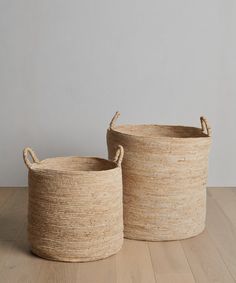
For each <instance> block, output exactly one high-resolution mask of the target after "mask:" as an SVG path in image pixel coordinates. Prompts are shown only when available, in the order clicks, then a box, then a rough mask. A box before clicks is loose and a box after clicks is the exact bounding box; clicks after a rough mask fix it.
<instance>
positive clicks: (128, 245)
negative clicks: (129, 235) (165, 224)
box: [116, 239, 156, 283]
mask: <svg viewBox="0 0 236 283" xmlns="http://www.w3.org/2000/svg"><path fill="white" fill-rule="evenodd" d="M116 271H117V283H131V282H132V283H134V282H135V283H154V282H156V280H155V274H154V272H153V267H152V262H151V258H150V252H149V249H148V244H147V242H143V241H134V240H128V239H125V241H124V246H123V248H122V250H121V251H120V252H119V253H118V254H117V255H116Z"/></svg>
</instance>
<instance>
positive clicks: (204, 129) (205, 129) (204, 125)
mask: <svg viewBox="0 0 236 283" xmlns="http://www.w3.org/2000/svg"><path fill="white" fill-rule="evenodd" d="M200 121H201V126H202V132H203V133H205V134H207V135H208V136H209V137H210V136H211V127H210V126H209V123H208V121H207V119H206V118H205V117H203V116H201V117H200Z"/></svg>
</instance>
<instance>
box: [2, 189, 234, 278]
mask: <svg viewBox="0 0 236 283" xmlns="http://www.w3.org/2000/svg"><path fill="white" fill-rule="evenodd" d="M26 215H27V190H26V189H25V188H0V283H8V282H9V283H15V282H19V283H27V282H30V283H31V282H32V283H38V282H42V283H48V282H49V283H50V282H55V283H61V282H63V283H64V282H66V283H75V282H79V283H113V282H116V283H131V282H132V283H154V282H158V283H159V282H160V283H166V282H168V283H169V282H170V283H185V282H186V283H192V282H200V283H211V282H225V283H231V282H236V188H210V189H208V204H207V228H206V230H205V231H204V232H203V233H202V234H201V235H199V236H197V237H195V238H191V239H187V240H183V241H172V242H144V241H132V240H125V242H124V246H123V248H122V250H121V251H120V252H119V253H118V254H117V255H115V256H112V257H109V258H107V259H105V260H100V261H96V262H90V263H62V262H53V261H47V260H44V259H41V258H38V257H36V256H34V255H32V254H31V253H30V252H29V249H28V245H27V239H26Z"/></svg>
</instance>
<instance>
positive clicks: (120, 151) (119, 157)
mask: <svg viewBox="0 0 236 283" xmlns="http://www.w3.org/2000/svg"><path fill="white" fill-rule="evenodd" d="M123 157H124V148H123V146H122V145H118V149H117V151H116V155H115V157H114V159H113V161H114V162H115V163H116V164H117V165H118V166H119V167H120V166H121V163H122V160H123Z"/></svg>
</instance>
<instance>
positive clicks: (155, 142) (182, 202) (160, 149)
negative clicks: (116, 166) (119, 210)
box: [107, 112, 211, 241]
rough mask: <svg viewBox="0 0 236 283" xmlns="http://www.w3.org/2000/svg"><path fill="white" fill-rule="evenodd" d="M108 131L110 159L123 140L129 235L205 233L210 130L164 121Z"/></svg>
mask: <svg viewBox="0 0 236 283" xmlns="http://www.w3.org/2000/svg"><path fill="white" fill-rule="evenodd" d="M118 116H119V113H118V112H117V113H116V114H115V116H114V117H113V119H112V121H111V123H110V127H109V129H108V130H107V144H108V152H109V157H111V156H113V155H114V152H115V149H116V147H117V145H118V144H121V145H122V146H123V147H124V150H125V157H124V160H123V163H122V175H123V190H124V198H123V200H124V204H123V205H124V234H125V237H126V238H131V239H138V240H150V241H164V240H178V239H184V238H188V237H192V236H195V235H197V234H199V233H200V232H202V231H203V229H204V227H205V216H206V182H207V174H208V154H209V149H210V144H211V137H210V136H211V129H210V127H209V126H208V123H207V120H206V119H205V118H203V117H201V118H200V120H201V126H202V128H194V127H184V126H164V125H119V126H115V125H114V123H115V120H116V119H117V117H118Z"/></svg>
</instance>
